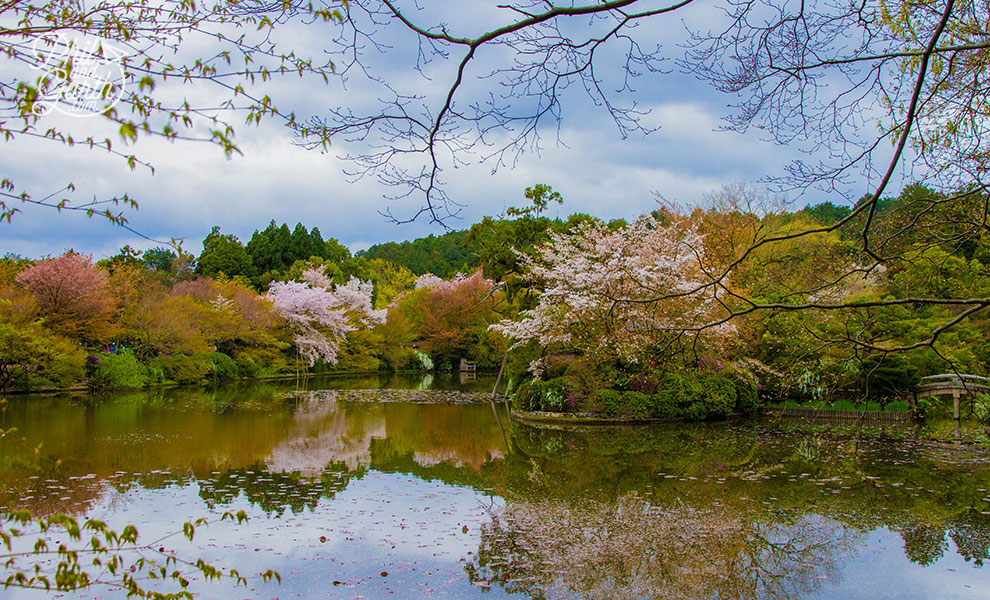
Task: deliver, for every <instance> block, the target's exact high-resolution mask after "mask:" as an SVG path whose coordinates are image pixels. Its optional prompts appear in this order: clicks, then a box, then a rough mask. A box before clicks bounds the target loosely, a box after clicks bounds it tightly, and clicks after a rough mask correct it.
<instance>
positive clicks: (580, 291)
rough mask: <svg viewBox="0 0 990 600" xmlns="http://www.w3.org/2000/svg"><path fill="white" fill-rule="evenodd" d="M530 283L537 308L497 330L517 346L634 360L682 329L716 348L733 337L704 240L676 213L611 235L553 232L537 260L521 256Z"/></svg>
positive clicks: (599, 228) (604, 231)
mask: <svg viewBox="0 0 990 600" xmlns="http://www.w3.org/2000/svg"><path fill="white" fill-rule="evenodd" d="M522 259H523V261H524V263H525V264H526V267H527V271H528V272H529V276H528V277H529V279H530V280H531V281H533V282H534V283H536V284H538V285H540V286H542V287H543V292H542V294H541V296H540V300H539V304H538V305H537V306H536V307H535V308H533V309H532V310H527V311H523V313H522V314H521V318H520V320H518V321H515V322H513V321H502V322H500V323H497V324H496V325H494V326H492V329H494V330H496V331H499V332H501V333H503V334H505V335H507V336H509V337H511V338H513V339H515V340H517V341H521V342H526V341H536V342H538V343H539V344H540V345H543V346H547V345H550V344H555V343H559V344H566V345H569V346H572V347H574V348H577V349H580V350H583V351H585V352H589V353H605V354H608V355H625V356H633V355H636V354H637V353H638V352H640V351H641V350H643V349H644V348H646V347H648V346H651V345H652V346H655V347H656V346H660V347H667V346H669V345H670V344H672V343H675V342H676V341H677V340H680V339H682V338H683V336H684V334H685V332H688V333H691V332H699V331H700V333H699V336H700V339H701V340H703V341H709V342H713V343H715V344H719V343H721V342H723V341H725V340H726V339H727V338H729V337H730V336H732V335H734V333H735V328H734V327H733V326H732V325H730V324H720V325H713V324H715V323H717V322H718V321H719V320H720V319H721V318H723V317H724V316H726V315H727V312H728V311H727V310H726V308H725V306H724V305H723V304H722V299H721V298H720V297H719V296H717V295H716V294H715V293H714V290H716V289H717V288H716V287H714V286H711V285H709V284H710V283H711V281H710V280H709V279H708V278H707V277H706V274H705V270H704V269H703V267H702V266H703V265H704V264H705V262H706V258H705V249H704V241H703V239H702V237H701V235H700V234H699V233H698V232H697V231H696V230H695V228H694V227H693V226H692V225H691V224H690V223H688V222H687V221H686V220H684V219H680V218H678V217H676V216H674V217H671V218H670V219H667V220H665V221H661V220H660V219H658V218H655V217H653V216H644V217H642V218H640V219H639V220H637V221H636V222H635V223H632V224H631V225H629V226H627V227H624V228H620V229H616V230H613V229H611V228H610V227H609V226H608V225H607V224H605V223H601V222H589V223H584V224H582V225H581V226H580V227H578V228H577V229H576V230H575V231H574V232H573V233H570V234H551V238H550V241H549V242H548V243H547V244H546V245H544V246H542V247H541V248H539V249H537V252H536V254H535V255H534V256H532V257H528V256H523V257H522Z"/></svg>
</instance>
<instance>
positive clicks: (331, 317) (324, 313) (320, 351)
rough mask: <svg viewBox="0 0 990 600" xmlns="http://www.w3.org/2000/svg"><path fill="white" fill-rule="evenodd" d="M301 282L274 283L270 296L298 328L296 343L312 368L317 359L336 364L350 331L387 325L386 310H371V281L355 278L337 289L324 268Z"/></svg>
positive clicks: (306, 273)
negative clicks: (385, 323)
mask: <svg viewBox="0 0 990 600" xmlns="http://www.w3.org/2000/svg"><path fill="white" fill-rule="evenodd" d="M302 279H303V281H277V282H274V283H272V285H271V287H269V289H268V294H267V296H268V299H269V300H271V302H272V309H273V310H274V311H275V312H276V313H277V314H279V315H281V316H282V317H283V318H285V319H286V320H287V321H288V322H289V324H290V325H291V326H292V327H293V328H294V329H295V331H296V334H295V336H294V337H293V341H294V342H295V344H296V348H297V349H298V350H299V353H300V355H302V357H303V358H305V359H306V360H307V361H309V364H310V366H312V365H314V364H315V363H316V361H317V360H324V361H326V362H328V363H336V362H337V352H338V350H339V349H340V346H341V344H343V343H344V342H345V341H346V339H347V334H348V333H349V332H351V331H355V330H356V329H358V327H359V326H371V325H374V324H375V323H380V322H384V320H385V311H383V310H381V311H376V310H373V309H372V304H371V292H372V286H371V283H370V282H364V281H360V280H358V279H355V278H353V277H352V278H351V279H350V281H348V282H347V283H346V284H344V285H340V286H337V287H336V288H334V287H333V284H332V282H331V280H330V278H328V277H327V276H326V274H325V273H324V272H323V269H322V268H319V269H307V270H306V271H304V272H303V274H302Z"/></svg>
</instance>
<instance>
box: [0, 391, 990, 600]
mask: <svg viewBox="0 0 990 600" xmlns="http://www.w3.org/2000/svg"><path fill="white" fill-rule="evenodd" d="M492 384H493V381H492V379H491V378H487V377H483V376H479V377H478V378H477V379H475V380H472V381H467V382H460V381H458V380H457V379H456V378H451V377H449V376H448V377H444V376H436V377H432V378H428V379H426V380H424V379H423V378H421V377H416V378H402V377H391V378H379V377H357V378H340V377H338V378H315V379H311V380H308V381H306V382H305V383H304V384H302V385H301V386H297V385H296V382H295V381H292V382H288V383H264V384H252V385H244V384H241V385H235V386H229V387H224V388H220V389H215V390H213V389H201V388H183V389H170V390H157V391H151V392H140V393H119V394H113V395H105V396H75V397H17V398H11V399H9V400H8V402H7V407H6V410H5V411H4V413H3V415H2V419H0V421H2V427H3V428H8V427H16V428H17V431H16V433H14V434H11V435H8V436H7V438H6V439H4V440H3V442H2V445H0V502H2V503H3V505H4V506H6V507H11V508H13V507H24V508H28V509H30V510H31V511H32V512H34V513H35V514H39V515H45V514H52V513H58V512H64V513H68V514H72V515H76V516H80V517H82V516H85V517H88V518H95V519H100V520H103V521H106V522H107V523H108V524H109V525H110V526H111V527H115V528H117V529H118V530H120V529H121V528H123V527H124V525H126V524H134V525H135V526H136V527H137V529H138V531H139V532H140V538H139V539H140V540H141V541H142V543H151V542H154V544H155V545H156V546H157V545H158V544H161V547H162V548H163V549H164V552H165V553H170V552H174V553H176V555H177V556H179V557H185V558H195V557H203V558H204V559H207V560H209V561H211V562H213V563H214V564H215V565H216V566H218V567H222V568H224V569H229V568H236V569H238V570H239V572H240V573H242V574H245V575H250V576H249V577H248V582H247V585H246V586H243V585H242V586H235V585H234V582H233V581H231V580H225V581H223V582H193V584H192V587H191V589H192V590H193V591H194V592H196V593H198V594H200V595H201V597H205V598H280V599H286V598H406V597H420V596H424V597H428V596H438V597H448V598H503V597H508V596H510V595H513V596H517V597H520V596H521V597H530V598H537V599H544V598H546V599H555V598H583V599H606V598H620V599H625V598H628V599H630V600H631V599H634V598H753V599H755V598H871V599H873V598H986V597H990V566H984V563H985V562H987V561H990V491H988V488H990V453H988V452H986V451H985V450H982V449H980V448H977V447H973V446H968V445H964V444H953V443H941V442H932V441H925V440H923V439H919V438H918V436H917V435H916V431H915V430H914V429H912V428H909V427H901V428H890V429H887V430H854V429H850V428H835V427H831V428H829V427H808V426H798V425H786V424H780V423H773V422H770V421H767V420H758V419H754V420H748V421H741V422H728V423H707V424H693V425H688V424H679V425H673V424H671V425H662V426H639V427H586V428H573V427H572V428H566V429H565V428H554V427H552V426H542V427H533V426H528V425H523V424H520V423H510V422H509V421H508V420H507V418H506V413H505V405H504V404H499V405H497V406H496V407H493V406H492V405H491V404H489V403H488V402H487V401H484V400H486V399H487V396H486V392H490V390H491V386H492ZM470 400H475V401H477V400H482V402H480V403H467V401H470ZM496 417H499V418H498V419H496ZM21 440H23V441H21ZM38 444H41V446H40V453H38V454H36V453H34V452H32V451H30V448H32V447H35V446H37V445H38ZM240 510H243V511H244V512H245V513H246V514H247V516H248V517H249V520H248V521H247V522H245V523H242V524H239V525H237V524H234V523H233V522H231V521H229V520H221V516H222V514H223V513H224V512H236V511H240ZM200 518H203V519H206V520H207V521H209V524H207V525H203V526H200V527H198V528H197V530H196V534H195V536H194V538H193V540H192V541H188V540H186V539H185V538H184V537H183V536H182V535H181V533H179V534H176V532H181V529H182V523H183V522H185V521H194V520H196V519H200ZM55 541H62V540H55ZM267 569H275V570H277V571H278V572H279V573H280V575H281V583H277V582H274V581H273V582H267V583H266V582H263V581H262V580H261V579H260V578H259V577H257V576H254V574H256V573H259V572H262V571H265V570H267ZM149 585H153V584H149ZM159 585H161V586H162V588H161V589H163V591H175V589H176V588H171V587H168V586H167V585H163V584H159ZM3 597H4V598H43V597H47V595H46V594H45V593H44V592H28V591H23V590H14V589H9V590H6V591H5V592H4V593H3ZM66 597H72V598H75V597H79V598H108V597H116V596H114V592H112V591H110V590H107V589H99V588H96V589H91V590H90V591H88V592H86V593H82V594H75V595H73V594H69V595H67V596H66ZM119 597H124V594H123V593H122V592H121V593H120V594H119Z"/></svg>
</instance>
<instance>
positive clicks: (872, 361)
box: [859, 354, 921, 406]
mask: <svg viewBox="0 0 990 600" xmlns="http://www.w3.org/2000/svg"><path fill="white" fill-rule="evenodd" d="M920 381H921V376H920V375H918V370H917V369H916V368H914V367H913V366H912V365H911V363H909V362H908V361H907V360H906V359H905V358H904V357H903V356H902V355H900V354H871V355H870V356H867V357H866V358H864V359H863V362H862V364H861V365H860V369H859V383H860V385H861V386H862V387H863V390H864V391H865V392H866V395H867V398H868V399H869V400H870V401H873V402H879V403H880V404H881V406H882V405H883V404H885V403H886V402H887V400H888V399H891V398H897V397H899V396H903V395H905V394H907V393H908V392H910V391H911V388H913V387H914V386H916V385H918V382H920Z"/></svg>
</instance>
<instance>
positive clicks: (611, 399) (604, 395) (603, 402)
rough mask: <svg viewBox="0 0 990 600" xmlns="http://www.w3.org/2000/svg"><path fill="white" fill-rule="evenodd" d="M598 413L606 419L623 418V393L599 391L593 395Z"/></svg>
mask: <svg viewBox="0 0 990 600" xmlns="http://www.w3.org/2000/svg"><path fill="white" fill-rule="evenodd" d="M592 399H593V400H594V402H595V405H596V406H597V407H598V411H599V412H600V413H601V414H602V415H604V416H606V417H619V416H622V410H623V405H622V392H620V391H619V390H598V391H596V392H595V393H594V394H593V395H592Z"/></svg>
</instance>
